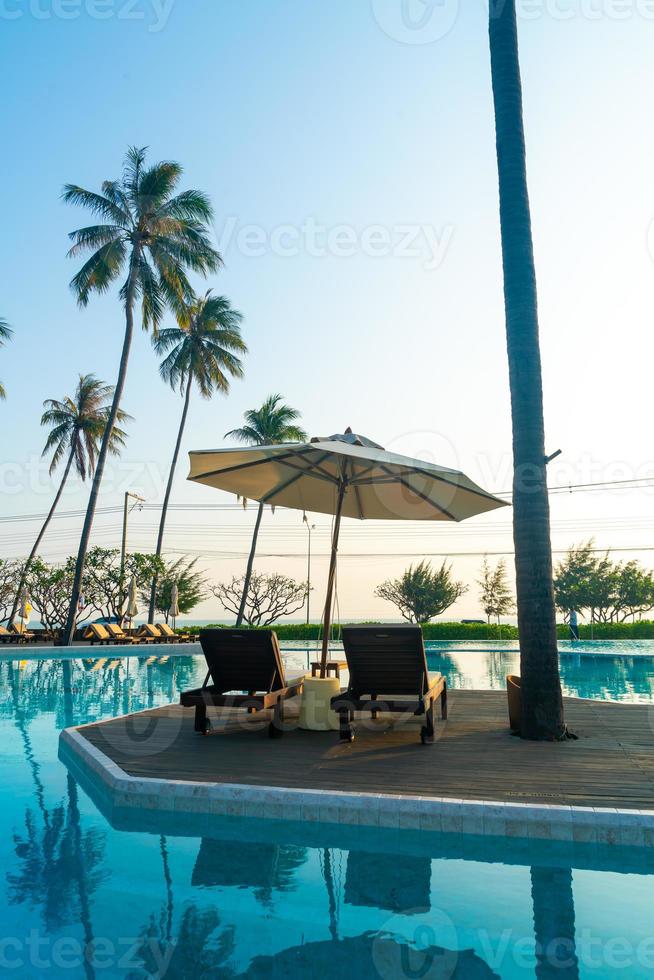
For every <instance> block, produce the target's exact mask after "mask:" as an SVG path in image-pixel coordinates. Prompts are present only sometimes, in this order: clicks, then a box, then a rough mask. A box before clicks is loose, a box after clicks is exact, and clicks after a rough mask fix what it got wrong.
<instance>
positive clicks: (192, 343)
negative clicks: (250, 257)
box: [148, 290, 247, 623]
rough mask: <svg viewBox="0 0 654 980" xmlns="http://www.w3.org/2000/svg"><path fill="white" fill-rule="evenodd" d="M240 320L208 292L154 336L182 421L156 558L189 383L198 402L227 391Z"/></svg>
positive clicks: (239, 345) (239, 371)
mask: <svg viewBox="0 0 654 980" xmlns="http://www.w3.org/2000/svg"><path fill="white" fill-rule="evenodd" d="M241 320H242V316H241V314H240V313H238V312H237V310H234V309H232V307H231V306H230V303H229V300H228V299H226V297H225V296H212V295H211V290H209V291H208V292H207V293H206V294H205V295H204V296H201V297H198V296H194V297H193V299H192V300H191V302H190V303H187V304H184V305H183V306H182V308H181V309H180V310H179V312H178V314H177V323H178V326H177V327H169V328H168V329H166V330H161V331H159V333H158V334H157V335H156V336H155V338H154V341H153V343H154V349H155V351H156V352H157V354H160V355H162V354H165V355H166V357H165V358H164V360H163V361H162V362H161V366H160V368H159V371H160V373H161V377H162V378H163V379H164V381H167V382H168V383H169V384H170V386H171V388H173V389H175V388H177V389H179V391H180V392H181V394H182V395H183V397H184V407H183V409H182V418H181V421H180V424H179V431H178V433H177V441H176V443H175V451H174V453H173V459H172V462H171V464H170V472H169V474H168V484H167V486H166V493H165V495H164V500H163V505H162V508H161V520H160V522H159V535H158V537H157V550H156V554H157V555H160V554H161V550H162V547H163V536H164V529H165V527H166V515H167V513H168V502H169V500H170V493H171V490H172V487H173V479H174V477H175V470H176V468H177V459H178V457H179V450H180V447H181V444H182V436H183V435H184V427H185V425H186V417H187V415H188V407H189V402H190V400H191V389H192V387H193V383H194V382H195V385H196V387H197V388H198V390H199V392H200V394H201V395H202V397H203V398H211V397H212V395H214V394H215V392H217V391H219V392H221V393H222V394H223V395H226V394H227V393H228V392H229V382H230V377H232V378H241V377H243V365H242V363H241V361H240V359H239V358H238V357H237V354H245V353H247V347H246V344H245V341H244V340H243V338H242V337H241V328H240V323H241ZM156 593H157V582H156V580H155V581H153V583H152V589H151V594H150V596H149V600H148V601H149V603H150V611H149V615H148V622H150V623H151V622H152V621H153V620H154V609H155V601H156Z"/></svg>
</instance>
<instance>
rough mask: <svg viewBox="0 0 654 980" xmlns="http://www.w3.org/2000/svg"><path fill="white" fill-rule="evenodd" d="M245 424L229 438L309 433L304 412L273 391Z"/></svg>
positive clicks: (289, 437) (265, 440)
mask: <svg viewBox="0 0 654 980" xmlns="http://www.w3.org/2000/svg"><path fill="white" fill-rule="evenodd" d="M243 417H244V419H245V425H244V426H243V427H242V428H240V429H232V430H231V431H230V432H227V433H226V434H225V438H226V439H236V440H237V441H238V442H243V443H246V444H247V445H250V446H272V445H275V444H279V443H284V442H304V440H305V439H306V438H307V434H306V432H305V431H304V429H301V428H300V426H298V425H296V424H295V423H296V421H297V420H298V419H299V418H301V414H300V412H299V411H298V410H297V409H296V408H291V406H290V405H285V404H284V401H283V396H282V395H270V396H269V397H268V398H267V399H266V400H265V402H264V403H263V405H262V406H261V408H251V409H250V410H249V411H247V412H246V413H245V415H244V416H243ZM263 506H264V505H263V503H260V504H259V507H258V509H257V519H256V521H255V524H254V534H253V535H252V545H251V547H250V556H249V558H248V564H247V569H246V572H245V579H244V581H243V596H242V598H241V606H240V609H239V611H238V616H237V619H236V625H237V626H240V625H241V623H242V622H243V613H244V612H245V603H246V600H247V595H248V590H249V588H250V579H251V578H252V566H253V565H254V555H255V552H256V550H257V538H258V537H259V528H260V527H261V518H262V517H263Z"/></svg>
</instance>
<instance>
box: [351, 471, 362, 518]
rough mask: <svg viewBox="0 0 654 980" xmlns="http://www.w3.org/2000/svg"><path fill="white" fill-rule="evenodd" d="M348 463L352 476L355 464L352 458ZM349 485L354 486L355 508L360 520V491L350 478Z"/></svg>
mask: <svg viewBox="0 0 654 980" xmlns="http://www.w3.org/2000/svg"><path fill="white" fill-rule="evenodd" d="M350 465H351V469H352V476H353V477H354V465H355V464H354V460H353V461H352V462H351V464H350ZM350 486H354V499H355V500H356V504H357V510H358V511H359V520H360V521H362V520H363V507H362V506H361V493H360V491H359V488H358V486H357V485H356V483H353V481H352V480H350Z"/></svg>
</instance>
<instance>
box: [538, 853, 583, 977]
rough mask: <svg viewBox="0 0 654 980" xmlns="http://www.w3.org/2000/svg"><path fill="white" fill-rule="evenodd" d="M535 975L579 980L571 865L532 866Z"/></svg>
mask: <svg viewBox="0 0 654 980" xmlns="http://www.w3.org/2000/svg"><path fill="white" fill-rule="evenodd" d="M531 898H532V902H533V906H534V934H535V938H536V977H537V978H538V980H554V978H557V980H579V962H578V960H577V952H576V946H575V904H574V896H573V893H572V871H571V870H570V868H532V869H531Z"/></svg>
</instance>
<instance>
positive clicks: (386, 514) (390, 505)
mask: <svg viewBox="0 0 654 980" xmlns="http://www.w3.org/2000/svg"><path fill="white" fill-rule="evenodd" d="M190 460H191V472H190V474H189V477H188V478H189V480H192V481H194V482H196V483H206V484H207V485H208V486H210V487H216V488H217V489H219V490H228V491H231V492H232V493H235V494H238V495H240V496H242V497H248V498H249V499H250V500H259V501H262V502H263V503H265V504H272V505H274V506H277V507H291V508H293V509H295V510H304V511H309V512H313V513H317V514H335V513H336V506H337V503H338V494H339V490H340V489H341V487H343V486H344V487H345V488H346V493H345V497H344V500H343V505H342V515H343V516H344V517H354V518H359V519H360V520H395V521H397V520H403V521H462V520H465V519H466V518H468V517H474V516H475V515H476V514H482V513H484V511H487V510H494V509H495V508H496V507H505V506H506V501H504V500H499V499H498V498H497V497H494V496H493V495H492V494H490V493H487V492H486V491H485V490H482V489H481V487H479V486H477V484H476V483H473V481H472V480H470V479H469V478H468V477H467V476H466V475H465V474H464V473H461V472H459V471H458V470H453V469H449V468H447V467H445V466H436V465H434V464H433V463H426V462H422V461H420V460H417V459H410V458H409V457H408V456H399V455H397V454H396V453H389V452H386V451H385V450H384V449H382V447H381V446H379V445H377V443H374V442H371V440H369V439H365V438H364V437H363V436H357V435H355V434H354V433H353V432H349V431H348V432H346V433H345V434H344V435H335V436H329V437H328V438H326V439H312V440H311V442H309V443H293V444H286V445H278V446H256V447H252V448H250V449H219V450H205V451H200V452H191V453H190Z"/></svg>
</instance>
